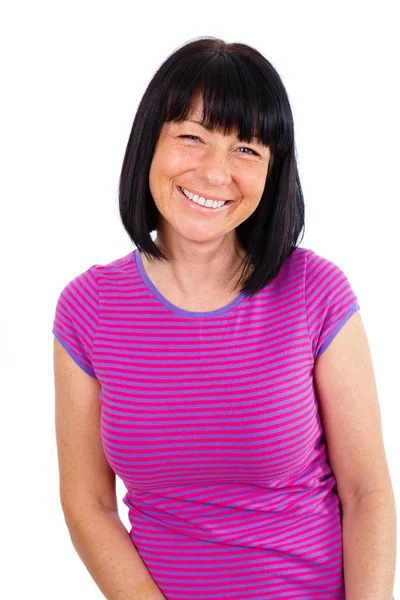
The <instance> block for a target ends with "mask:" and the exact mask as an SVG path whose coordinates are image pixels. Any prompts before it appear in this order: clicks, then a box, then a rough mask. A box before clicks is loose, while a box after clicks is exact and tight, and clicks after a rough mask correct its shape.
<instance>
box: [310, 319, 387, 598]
mask: <svg viewBox="0 0 400 600" xmlns="http://www.w3.org/2000/svg"><path fill="white" fill-rule="evenodd" d="M313 374H314V387H315V391H316V395H317V400H318V405H319V410H320V414H321V420H322V424H323V429H324V435H325V439H326V443H327V453H328V458H329V463H330V465H331V468H332V471H333V473H334V475H335V478H336V482H337V491H338V495H339V499H340V502H341V507H342V533H343V570H344V580H345V592H346V600H392V594H393V586H394V578H395V569H396V533H397V524H396V509H395V501H394V494H393V489H392V483H391V479H390V474H389V469H388V465H387V461H386V455H385V450H384V443H383V438H382V424H381V415H380V408H379V400H378V393H377V387H376V382H375V375H374V369H373V363H372V358H371V353H370V349H369V345H368V339H367V335H366V332H365V329H364V325H363V323H362V321H361V316H360V313H359V312H355V313H354V314H353V315H352V316H351V317H350V318H349V320H348V321H347V322H346V323H345V325H343V327H342V328H341V330H340V331H339V332H338V333H337V334H336V336H335V337H334V339H333V340H332V341H331V343H330V344H329V346H328V347H327V348H326V349H325V350H324V352H322V354H320V356H318V358H317V359H316V361H315V363H314V372H313Z"/></svg>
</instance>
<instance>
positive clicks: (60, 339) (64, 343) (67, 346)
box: [52, 327, 97, 379]
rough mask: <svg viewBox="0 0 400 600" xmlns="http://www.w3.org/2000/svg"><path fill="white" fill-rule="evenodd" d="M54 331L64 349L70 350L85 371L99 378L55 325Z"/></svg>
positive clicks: (69, 352) (70, 353)
mask: <svg viewBox="0 0 400 600" xmlns="http://www.w3.org/2000/svg"><path fill="white" fill-rule="evenodd" d="M52 333H53V335H54V336H55V337H56V338H57V340H58V341H59V342H60V344H61V346H62V347H63V348H64V350H66V352H68V354H69V355H70V356H71V357H72V358H73V359H74V361H75V362H76V363H77V364H78V365H79V366H80V367H81V369H82V370H83V371H85V373H87V374H88V375H90V376H91V377H93V378H94V379H97V377H96V374H95V372H94V371H93V369H91V368H90V367H88V366H87V365H86V364H85V363H84V362H83V361H82V359H81V358H80V357H79V356H78V355H77V354H76V352H74V350H73V349H72V348H71V346H70V345H69V344H68V343H67V342H66V341H65V340H64V339H63V338H62V337H61V336H60V335H59V334H58V332H57V329H56V328H55V327H54V328H53V331H52Z"/></svg>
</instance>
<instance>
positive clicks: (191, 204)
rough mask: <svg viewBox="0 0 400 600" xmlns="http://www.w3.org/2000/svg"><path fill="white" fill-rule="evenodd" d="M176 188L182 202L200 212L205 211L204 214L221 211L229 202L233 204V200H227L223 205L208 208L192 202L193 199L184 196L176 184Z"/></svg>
mask: <svg viewBox="0 0 400 600" xmlns="http://www.w3.org/2000/svg"><path fill="white" fill-rule="evenodd" d="M176 189H177V190H178V194H179V195H180V196H181V198H182V199H183V200H184V202H185V203H186V204H187V205H188V206H189V207H190V208H191V209H192V210H197V211H198V212H202V213H205V214H212V213H218V212H221V211H223V210H225V209H227V208H229V206H230V205H231V204H233V202H231V201H229V202H225V204H224V205H223V206H220V208H210V207H208V206H201V204H196V202H193V200H190V198H188V197H187V196H185V194H184V193H183V192H182V190H181V188H179V187H178V186H176Z"/></svg>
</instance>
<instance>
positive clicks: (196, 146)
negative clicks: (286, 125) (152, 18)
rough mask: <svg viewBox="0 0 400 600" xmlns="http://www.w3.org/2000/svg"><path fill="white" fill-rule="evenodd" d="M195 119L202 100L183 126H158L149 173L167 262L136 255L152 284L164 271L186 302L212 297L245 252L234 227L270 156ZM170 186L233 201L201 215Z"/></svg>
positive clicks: (259, 188)
mask: <svg viewBox="0 0 400 600" xmlns="http://www.w3.org/2000/svg"><path fill="white" fill-rule="evenodd" d="M201 118H202V100H201V96H200V97H198V98H197V99H196V100H195V102H194V103H193V105H192V110H191V112H190V114H189V115H188V117H187V120H186V121H184V122H181V123H177V122H165V123H164V124H163V127H162V130H161V134H160V137H159V140H158V143H157V146H156V149H155V152H154V156H153V160H152V164H151V167H150V174H149V186H150V191H151V194H152V197H153V199H154V202H155V204H156V206H157V208H158V210H159V213H160V221H159V227H158V229H157V238H156V240H155V243H156V244H157V246H158V247H160V248H161V250H163V251H164V252H165V253H166V255H167V256H168V257H169V258H170V259H171V260H170V262H169V263H168V264H167V263H162V265H160V264H156V263H155V261H153V262H151V261H148V260H147V259H146V257H145V256H144V255H142V260H143V264H144V267H145V269H146V271H147V273H148V274H149V276H151V274H153V275H154V278H156V276H157V269H158V270H160V269H162V270H163V278H164V281H168V282H169V286H171V285H174V286H175V288H176V289H177V290H178V291H179V293H180V294H181V295H182V297H185V298H195V297H197V298H198V297H199V294H200V293H201V294H203V295H204V297H206V296H208V297H209V296H210V295H211V294H213V295H214V296H215V293H216V291H217V292H218V291H219V290H222V289H223V286H224V284H223V282H224V281H226V279H227V277H229V276H230V275H231V274H232V273H233V271H234V270H235V268H237V266H238V264H239V263H240V260H241V259H242V257H243V256H244V250H243V249H242V248H241V247H240V244H239V242H238V240H237V236H236V232H235V229H236V227H237V226H238V225H240V223H242V222H243V221H245V220H246V219H247V218H248V217H249V216H250V215H251V214H252V213H253V212H254V211H255V210H256V208H257V206H258V204H259V203H260V200H261V196H262V193H263V191H264V187H265V182H266V177H267V173H268V165H269V162H270V155H271V153H270V149H269V148H268V147H266V146H264V145H263V144H261V143H260V142H258V141H257V140H256V139H254V140H253V141H252V143H249V144H248V143H246V142H240V141H239V139H238V138H237V135H236V134H231V135H224V134H222V133H220V132H217V131H207V130H206V129H205V128H204V127H203V126H202V125H200V124H197V123H194V122H191V120H192V119H193V120H198V121H201ZM183 135H187V136H191V137H187V138H184V137H181V136H183ZM194 136H195V137H194ZM176 186H182V187H185V188H188V189H189V190H192V189H194V190H196V191H199V192H201V195H202V196H204V197H205V198H207V197H210V196H211V197H216V198H220V199H226V200H234V203H233V204H232V205H231V206H230V207H228V209H227V210H223V211H220V212H215V213H213V214H201V213H200V212H198V211H194V210H192V209H191V208H190V207H189V206H186V205H185V202H184V201H183V200H182V198H181V197H180V196H179V193H178V191H177V190H176ZM159 274H160V273H159ZM224 293H226V291H225V292H224Z"/></svg>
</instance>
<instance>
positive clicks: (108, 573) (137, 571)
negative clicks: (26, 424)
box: [54, 337, 166, 600]
mask: <svg viewBox="0 0 400 600" xmlns="http://www.w3.org/2000/svg"><path fill="white" fill-rule="evenodd" d="M54 384H55V425H56V438H57V452H58V465H59V476H60V499H61V506H62V510H63V513H64V518H65V522H66V524H67V527H68V530H69V533H70V536H71V541H72V543H73V546H74V548H75V550H76V551H77V553H78V554H79V556H80V558H81V559H82V561H83V563H84V564H85V566H86V568H87V569H88V571H89V573H90V575H91V576H92V578H93V579H94V581H95V582H96V584H97V585H98V587H99V588H100V590H101V591H102V593H103V594H104V596H105V597H106V598H107V600H166V598H165V596H164V595H163V594H162V592H161V591H160V589H159V588H158V587H157V585H156V583H155V581H154V579H153V578H152V576H151V575H150V573H149V571H148V569H147V567H146V565H145V564H144V562H143V560H142V558H141V556H140V554H139V552H138V551H137V549H136V547H135V546H134V544H133V543H132V541H131V538H130V535H129V533H128V531H127V530H126V528H125V526H124V524H123V523H122V521H121V520H120V518H119V515H118V506H117V498H116V489H115V473H114V471H113V470H112V469H111V467H110V465H109V463H108V461H107V458H106V456H105V454H104V449H103V445H102V443H101V433H100V414H101V413H100V410H101V406H100V398H99V393H100V384H99V382H98V381H97V379H95V378H94V377H91V376H90V375H88V374H87V373H85V372H84V371H83V370H82V369H81V368H80V367H79V366H78V365H77V364H76V363H75V361H74V360H73V359H72V358H71V357H70V355H69V354H68V353H67V351H66V350H65V349H64V348H63V347H62V345H61V344H60V342H59V341H58V340H57V338H56V337H54Z"/></svg>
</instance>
